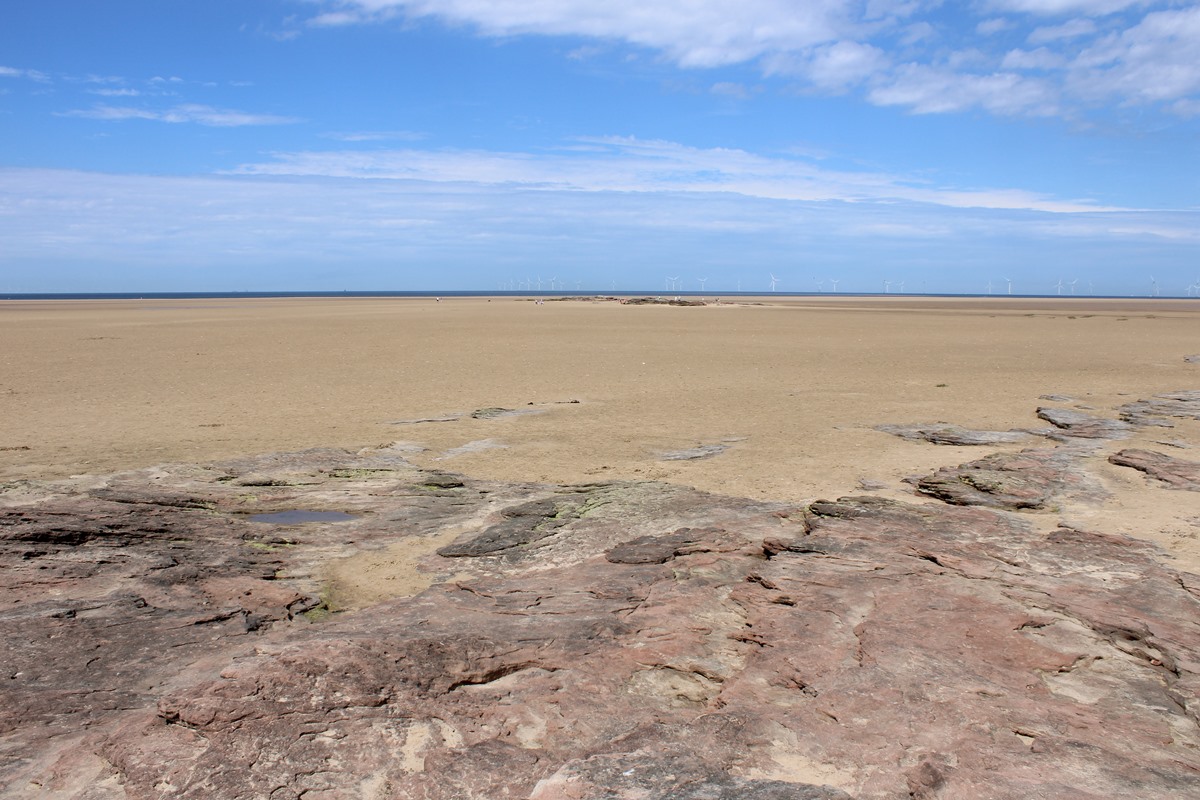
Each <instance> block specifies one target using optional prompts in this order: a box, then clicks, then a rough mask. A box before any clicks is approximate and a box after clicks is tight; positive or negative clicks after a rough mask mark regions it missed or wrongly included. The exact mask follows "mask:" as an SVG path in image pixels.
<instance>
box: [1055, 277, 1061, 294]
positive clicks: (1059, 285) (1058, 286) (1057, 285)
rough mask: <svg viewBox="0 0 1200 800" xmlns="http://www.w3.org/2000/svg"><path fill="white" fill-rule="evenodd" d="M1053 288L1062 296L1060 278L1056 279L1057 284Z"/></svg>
mask: <svg viewBox="0 0 1200 800" xmlns="http://www.w3.org/2000/svg"><path fill="white" fill-rule="evenodd" d="M1055 288H1056V289H1058V293H1059V294H1062V278H1059V279H1058V283H1056V284H1055Z"/></svg>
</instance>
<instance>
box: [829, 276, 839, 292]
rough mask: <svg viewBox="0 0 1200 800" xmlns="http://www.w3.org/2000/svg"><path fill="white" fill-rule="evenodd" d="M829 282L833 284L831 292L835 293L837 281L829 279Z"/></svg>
mask: <svg viewBox="0 0 1200 800" xmlns="http://www.w3.org/2000/svg"><path fill="white" fill-rule="evenodd" d="M829 282H830V283H832V284H833V291H834V292H837V285H838V279H837V278H830V279H829Z"/></svg>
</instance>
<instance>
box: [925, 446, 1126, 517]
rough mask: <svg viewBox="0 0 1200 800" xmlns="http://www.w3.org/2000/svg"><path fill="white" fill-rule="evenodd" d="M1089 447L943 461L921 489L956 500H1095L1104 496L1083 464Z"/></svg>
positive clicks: (1051, 505) (994, 504) (1020, 506)
mask: <svg viewBox="0 0 1200 800" xmlns="http://www.w3.org/2000/svg"><path fill="white" fill-rule="evenodd" d="M1088 453H1089V451H1088V450H1084V449H1081V448H1077V447H1070V446H1060V447H1055V448H1048V449H1041V450H1022V451H1020V452H1018V453H995V454H992V455H990V456H986V457H984V458H981V459H979V460H978V461H971V462H968V463H966V464H960V465H958V466H956V467H942V468H941V469H939V470H938V471H937V472H935V473H933V474H932V475H927V476H925V477H923V478H920V479H919V480H918V481H917V490H918V491H919V492H921V493H922V494H926V495H929V496H930V497H936V498H938V499H939V500H942V501H944V502H946V503H951V504H953V505H960V506H987V507H989V508H1003V509H1006V510H1009V511H1025V510H1030V511H1038V510H1057V509H1058V507H1059V504H1060V503H1061V502H1062V501H1063V500H1065V499H1068V498H1069V499H1072V500H1076V501H1079V500H1085V501H1097V500H1101V499H1103V498H1104V497H1105V496H1106V493H1105V492H1104V490H1103V489H1102V488H1101V487H1100V485H1099V484H1098V483H1097V482H1096V481H1095V479H1094V478H1092V477H1090V476H1089V475H1087V474H1086V473H1085V472H1083V470H1082V469H1081V468H1080V462H1081V461H1082V459H1083V457H1084V456H1085V455H1087V454H1088Z"/></svg>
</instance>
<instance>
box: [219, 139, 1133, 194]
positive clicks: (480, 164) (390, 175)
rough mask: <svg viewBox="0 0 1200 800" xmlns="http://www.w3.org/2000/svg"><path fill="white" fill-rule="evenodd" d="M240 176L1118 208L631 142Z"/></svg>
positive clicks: (393, 155)
mask: <svg viewBox="0 0 1200 800" xmlns="http://www.w3.org/2000/svg"><path fill="white" fill-rule="evenodd" d="M234 174H239V175H260V176H261V175H275V176H280V175H288V176H307V177H314V176H322V177H336V178H358V179H375V180H393V181H394V180H408V181H426V182H433V183H461V184H475V185H487V186H505V187H512V188H518V187H519V188H524V189H528V190H538V191H583V192H648V193H693V194H695V193H731V194H737V195H742V196H745V197H755V198H764V199H772V200H805V201H813V202H827V201H838V202H866V201H888V200H907V201H912V202H920V203H930V204H935V205H941V206H947V207H954V208H993V209H1027V210H1037V211H1044V212H1053V213H1079V212H1101V211H1112V210H1115V209H1112V208H1109V207H1105V206H1102V205H1100V204H1097V203H1091V202H1087V201H1084V200H1074V199H1062V198H1053V197H1046V196H1043V195H1039V194H1037V193H1033V192H1027V191H1022V190H1016V189H1010V188H999V189H976V188H960V187H947V186H935V185H931V184H930V183H928V182H927V181H918V180H914V179H911V178H906V177H904V176H897V175H891V174H887V173H880V172H848V171H837V170H831V169H825V168H823V167H821V166H819V165H818V164H817V163H816V162H815V161H814V160H812V159H809V158H805V157H803V156H794V155H787V156H784V155H773V156H766V155H760V154H755V153H750V152H747V151H745V150H737V149H729V148H709V149H703V148H696V147H689V146H686V145H682V144H678V143H675V142H667V141H648V140H643V139H635V138H627V137H595V138H583V139H579V140H577V141H576V142H574V143H573V145H571V146H569V147H564V148H563V149H561V150H556V151H551V152H544V153H538V154H530V153H509V152H493V151H483V150H415V149H405V150H382V151H381V150H372V151H367V152H363V151H332V152H321V151H307V152H298V153H279V154H276V156H275V158H274V160H272V161H269V162H264V163H257V164H246V165H243V166H241V167H239V168H238V169H237V170H235V171H234Z"/></svg>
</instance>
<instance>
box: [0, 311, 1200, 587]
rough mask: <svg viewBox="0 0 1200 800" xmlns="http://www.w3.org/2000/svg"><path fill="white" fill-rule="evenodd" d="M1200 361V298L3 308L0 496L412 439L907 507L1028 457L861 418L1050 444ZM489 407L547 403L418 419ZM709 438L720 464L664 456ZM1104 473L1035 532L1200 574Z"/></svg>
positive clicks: (494, 474) (707, 486)
mask: <svg viewBox="0 0 1200 800" xmlns="http://www.w3.org/2000/svg"><path fill="white" fill-rule="evenodd" d="M1193 353H1200V301H1185V300H1174V301H1171V300H1093V299H1084V298H1066V297H1064V298H1050V299H1038V300H1031V299H1023V298H1008V297H995V298H986V299H982V298H981V299H966V300H946V299H932V298H917V297H887V298H837V297H833V296H829V297H821V298H770V297H767V298H759V299H756V300H753V301H750V300H744V299H742V300H739V302H738V303H737V304H732V303H721V304H719V305H708V306H705V307H698V308H683V307H666V306H661V307H660V306H632V305H620V304H617V303H614V302H580V301H572V302H547V303H545V304H543V305H538V304H535V303H533V302H531V301H529V300H527V299H512V298H503V299H499V298H493V299H492V300H491V301H488V300H487V299H484V298H470V299H460V298H452V299H447V298H444V299H442V300H441V302H435V301H434V300H433V299H359V298H334V299H236V300H227V299H221V300H177V301H165V300H145V301H9V302H0V482H4V481H13V480H19V479H23V478H34V479H57V478H64V477H67V476H70V475H75V474H82V473H103V472H110V471H114V470H121V469H129V468H138V467H144V466H149V465H152V464H156V463H163V462H173V461H208V460H217V459H222V458H226V457H231V456H237V455H242V454H249V453H257V452H264V451H273V450H296V449H304V448H309V447H329V446H334V447H348V448H359V447H363V446H370V445H379V444H382V443H386V442H402V443H403V445H402V446H405V447H408V448H410V449H411V450H412V453H411V460H412V461H413V462H414V463H416V464H418V465H420V466H423V467H431V468H439V469H444V470H447V471H452V472H463V473H466V474H469V475H472V476H474V477H480V478H494V479H499V480H505V481H533V482H554V483H579V482H594V481H598V480H618V479H655V480H664V481H671V482H676V483H681V484H688V485H691V486H695V487H698V488H701V489H704V490H709V491H713V492H718V493H724V494H732V495H740V496H746V497H753V498H758V499H775V500H781V501H787V502H803V501H807V500H812V499H817V498H822V497H828V498H832V497H838V496H843V495H847V494H855V493H861V490H860V489H859V485H860V481H868V482H871V484H872V485H874V486H876V487H877V488H876V489H874V490H873V491H874V493H876V494H882V495H884V496H892V497H896V498H904V499H910V500H912V499H914V498H913V495H912V491H911V487H909V486H908V484H905V483H903V482H902V479H903V478H904V477H906V476H911V475H918V474H925V473H927V472H929V471H930V470H932V469H934V468H936V467H938V466H942V465H951V464H958V463H962V462H964V461H968V460H972V459H975V458H979V457H982V456H983V455H986V454H987V453H990V452H995V451H997V450H1001V449H1005V448H1006V447H1007V449H1013V448H1014V447H1016V446H1001V447H972V448H968V447H937V446H933V445H929V444H925V443H913V442H907V441H903V440H901V439H899V438H896V437H893V436H890V435H887V434H884V433H880V432H878V431H876V430H874V429H873V426H875V425H878V424H884V423H910V422H932V421H946V422H953V423H958V424H960V425H963V426H965V427H970V428H982V429H990V430H1008V429H1010V428H1042V427H1046V424H1045V423H1042V422H1041V421H1040V420H1038V419H1037V418H1036V417H1035V416H1034V411H1035V409H1036V408H1037V407H1038V406H1039V405H1060V406H1066V407H1072V406H1077V405H1083V406H1089V407H1092V408H1094V409H1095V410H1094V411H1092V412H1091V413H1095V414H1099V415H1104V416H1113V415H1114V413H1115V412H1114V409H1115V408H1116V407H1117V406H1119V405H1120V404H1122V403H1125V402H1129V401H1131V400H1135V399H1138V398H1140V397H1146V396H1149V395H1151V394H1155V393H1158V392H1165V391H1175V390H1180V389H1193V388H1197V382H1198V379H1200V364H1193V363H1187V362H1185V360H1184V359H1185V357H1186V356H1188V355H1190V354H1193ZM1047 394H1054V395H1064V396H1068V397H1071V398H1074V399H1073V401H1071V402H1058V403H1053V402H1048V401H1045V400H1039V396H1040V395H1047ZM488 407H502V408H507V409H515V410H523V411H530V412H536V413H528V414H521V415H513V416H505V417H500V418H495V419H474V418H471V417H470V416H465V417H458V418H456V419H450V420H448V421H429V422H413V421H414V420H421V419H427V420H436V419H440V418H449V417H456V416H457V415H460V414H463V413H467V414H469V413H470V412H472V411H475V410H477V409H482V408H488ZM1169 440H1179V441H1180V442H1187V443H1190V444H1191V445H1193V446H1195V449H1191V450H1188V449H1177V448H1175V447H1172V446H1168V445H1163V444H1159V443H1160V442H1163V441H1169ZM704 445H724V446H726V447H727V449H726V450H725V451H723V452H721V453H720V454H718V455H715V456H712V457H710V458H706V459H700V460H664V458H663V456H664V454H667V453H671V452H675V451H681V450H688V449H691V448H696V447H698V446H704ZM1033 446H1049V444H1048V443H1045V442H1042V443H1036V442H1035V443H1034V445H1033ZM1130 446H1136V447H1148V448H1150V449H1155V450H1159V451H1160V452H1166V453H1168V454H1171V455H1175V456H1177V457H1181V458H1189V459H1191V460H1200V422H1196V421H1189V420H1178V421H1176V427H1175V428H1174V429H1163V428H1149V429H1144V430H1141V431H1139V432H1138V433H1137V434H1136V435H1135V436H1134V438H1132V439H1130V440H1127V441H1124V442H1115V443H1105V444H1103V445H1101V447H1102V452H1106V451H1115V450H1117V449H1120V448H1122V447H1130ZM1096 469H1097V470H1098V472H1099V477H1100V478H1101V480H1102V481H1103V482H1104V485H1105V487H1106V488H1107V489H1108V490H1109V491H1110V492H1111V498H1110V499H1109V500H1107V501H1105V502H1104V503H1102V504H1100V505H1097V506H1080V507H1077V508H1076V507H1072V508H1064V509H1062V510H1060V511H1058V512H1054V513H1044V514H1030V515H1028V516H1029V518H1030V519H1031V520H1032V521H1033V522H1034V523H1035V524H1038V525H1045V526H1047V527H1051V526H1053V525H1055V524H1057V523H1058V522H1059V521H1062V520H1066V521H1068V522H1070V523H1071V524H1074V525H1076V526H1079V527H1087V528H1090V529H1093V530H1099V531H1104V532H1109V533H1127V534H1131V535H1135V536H1143V537H1147V538H1150V539H1153V540H1155V541H1157V542H1159V543H1160V544H1162V545H1163V546H1164V547H1166V548H1167V549H1168V550H1169V551H1170V552H1171V553H1172V554H1173V555H1174V556H1175V557H1176V558H1177V559H1178V565H1179V566H1181V567H1184V568H1187V569H1190V570H1193V571H1200V541H1198V538H1197V536H1198V534H1200V493H1194V492H1185V491H1172V490H1169V489H1165V488H1162V487H1161V485H1155V484H1154V483H1153V482H1152V481H1150V480H1149V479H1147V478H1145V477H1144V476H1142V475H1141V473H1137V472H1134V471H1133V470H1129V469H1125V468H1119V467H1113V466H1110V465H1108V464H1107V463H1105V462H1104V461H1103V458H1099V459H1097V460H1096Z"/></svg>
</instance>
